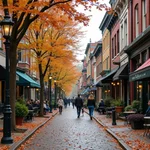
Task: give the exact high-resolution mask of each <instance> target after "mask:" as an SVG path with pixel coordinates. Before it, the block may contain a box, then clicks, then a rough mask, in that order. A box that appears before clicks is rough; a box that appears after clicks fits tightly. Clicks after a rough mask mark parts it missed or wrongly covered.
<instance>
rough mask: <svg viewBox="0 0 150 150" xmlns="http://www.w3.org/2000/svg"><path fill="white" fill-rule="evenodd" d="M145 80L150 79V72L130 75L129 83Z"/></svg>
mask: <svg viewBox="0 0 150 150" xmlns="http://www.w3.org/2000/svg"><path fill="white" fill-rule="evenodd" d="M145 78H150V70H146V71H143V72H141V73H136V72H134V74H133V75H130V77H129V81H136V80H142V79H145Z"/></svg>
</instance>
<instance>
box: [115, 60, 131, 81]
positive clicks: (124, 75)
mask: <svg viewBox="0 0 150 150" xmlns="http://www.w3.org/2000/svg"><path fill="white" fill-rule="evenodd" d="M120 79H128V63H126V64H124V65H122V66H121V67H120V68H119V69H118V70H117V72H116V74H115V75H114V76H113V81H115V80H120Z"/></svg>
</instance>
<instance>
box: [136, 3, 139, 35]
mask: <svg viewBox="0 0 150 150" xmlns="http://www.w3.org/2000/svg"><path fill="white" fill-rule="evenodd" d="M138 35H139V10H138V5H136V7H135V36H136V37H138Z"/></svg>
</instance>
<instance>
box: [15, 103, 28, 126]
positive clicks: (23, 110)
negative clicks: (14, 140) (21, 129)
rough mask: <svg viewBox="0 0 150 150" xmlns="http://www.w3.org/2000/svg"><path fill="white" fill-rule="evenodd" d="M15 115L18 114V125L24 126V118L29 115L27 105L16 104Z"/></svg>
mask: <svg viewBox="0 0 150 150" xmlns="http://www.w3.org/2000/svg"><path fill="white" fill-rule="evenodd" d="M15 113H16V124H17V125H22V121H23V118H24V117H26V116H27V115H28V108H27V106H26V105H25V104H22V103H19V102H16V105H15ZM18 119H19V120H18Z"/></svg>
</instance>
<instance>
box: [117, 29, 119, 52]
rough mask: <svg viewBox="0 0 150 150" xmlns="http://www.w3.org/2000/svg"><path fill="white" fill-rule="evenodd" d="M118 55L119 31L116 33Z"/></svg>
mask: <svg viewBox="0 0 150 150" xmlns="http://www.w3.org/2000/svg"><path fill="white" fill-rule="evenodd" d="M118 53H119V30H118V31H117V54H118Z"/></svg>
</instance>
